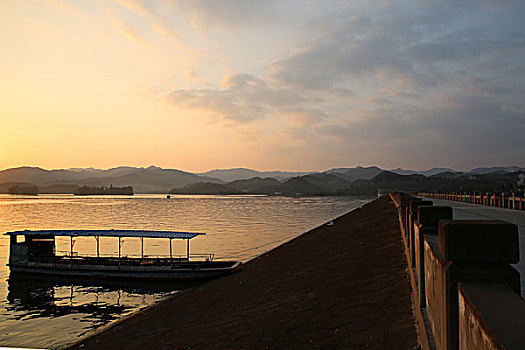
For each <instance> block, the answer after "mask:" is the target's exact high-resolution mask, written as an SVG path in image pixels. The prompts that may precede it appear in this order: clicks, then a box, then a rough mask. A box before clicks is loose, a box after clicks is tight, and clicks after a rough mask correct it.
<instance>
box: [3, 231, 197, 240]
mask: <svg viewBox="0 0 525 350" xmlns="http://www.w3.org/2000/svg"><path fill="white" fill-rule="evenodd" d="M5 234H6V235H10V236H18V235H25V236H75V237H77V236H78V237H86V236H89V237H91V236H93V237H96V236H99V237H145V238H180V239H191V238H193V237H195V236H199V235H205V233H202V232H176V231H147V230H35V231H32V230H24V231H12V232H7V233H5Z"/></svg>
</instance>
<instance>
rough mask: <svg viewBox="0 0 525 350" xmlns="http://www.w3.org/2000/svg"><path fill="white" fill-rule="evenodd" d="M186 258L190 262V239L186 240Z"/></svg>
mask: <svg viewBox="0 0 525 350" xmlns="http://www.w3.org/2000/svg"><path fill="white" fill-rule="evenodd" d="M186 258H187V259H188V261H190V239H189V238H188V239H186Z"/></svg>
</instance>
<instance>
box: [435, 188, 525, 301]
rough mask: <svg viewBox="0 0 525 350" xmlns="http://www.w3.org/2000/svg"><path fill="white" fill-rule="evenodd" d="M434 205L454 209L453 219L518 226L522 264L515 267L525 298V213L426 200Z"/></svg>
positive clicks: (477, 205)
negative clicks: (518, 273)
mask: <svg viewBox="0 0 525 350" xmlns="http://www.w3.org/2000/svg"><path fill="white" fill-rule="evenodd" d="M425 200H431V201H432V202H434V205H448V206H450V207H452V210H453V215H454V216H453V218H454V219H458V220H503V221H507V222H511V223H513V224H516V225H518V229H519V235H520V262H519V263H518V264H515V265H513V266H514V267H515V268H516V269H517V270H518V271H519V272H520V275H521V296H522V297H525V211H520V210H512V209H503V208H496V207H488V206H485V205H479V204H469V203H461V202H454V201H447V200H443V199H434V198H425Z"/></svg>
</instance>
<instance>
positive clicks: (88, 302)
mask: <svg viewBox="0 0 525 350" xmlns="http://www.w3.org/2000/svg"><path fill="white" fill-rule="evenodd" d="M195 285H196V284H195V283H169V284H168V283H164V284H163V283H155V284H153V283H148V285H144V284H141V283H135V284H132V283H130V282H122V281H117V282H114V283H111V282H109V281H105V282H100V281H98V282H97V281H93V280H91V281H90V280H85V281H82V280H78V279H75V280H73V279H68V278H45V277H35V276H30V275H23V274H13V273H11V275H10V276H9V280H8V293H7V305H6V307H5V310H6V312H7V314H6V320H8V321H18V322H7V323H8V324H9V325H8V326H7V327H3V332H4V335H6V334H9V335H10V337H9V338H8V339H6V340H4V341H3V342H2V345H7V346H15V345H16V346H35V345H37V344H45V346H48V347H56V346H60V345H64V344H66V343H68V342H70V341H71V340H72V338H71V337H70V336H67V335H65V334H64V329H69V328H71V321H80V322H79V324H78V325H77V326H76V327H75V328H77V329H76V335H77V336H82V335H84V334H85V333H86V332H88V331H91V330H95V329H96V328H98V327H100V326H103V325H106V324H108V323H109V322H111V321H115V320H117V319H120V318H122V317H123V316H125V315H128V314H130V313H131V312H133V311H136V310H138V309H140V308H143V307H145V306H148V305H151V304H153V303H154V302H157V301H159V300H161V299H163V298H165V297H166V296H168V295H172V294H175V293H177V292H178V291H180V290H182V289H186V288H189V287H192V286H195ZM39 320H40V321H41V320H53V321H54V323H55V324H54V326H53V328H55V329H56V330H57V331H58V332H57V333H48V332H42V330H41V329H35V328H33V327H32V325H33V324H39ZM74 323H76V322H74ZM21 324H27V325H28V327H24V328H25V330H24V331H23V332H20V325H21Z"/></svg>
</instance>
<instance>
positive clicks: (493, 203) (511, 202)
mask: <svg viewBox="0 0 525 350" xmlns="http://www.w3.org/2000/svg"><path fill="white" fill-rule="evenodd" d="M417 195H418V196H420V197H426V198H435V199H444V200H448V201H455V202H462V203H470V204H479V205H487V206H490V207H498V208H507V209H514V210H525V198H523V197H517V196H515V195H514V194H511V195H506V194H504V193H501V194H495V193H486V194H482V193H477V194H461V193H417Z"/></svg>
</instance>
